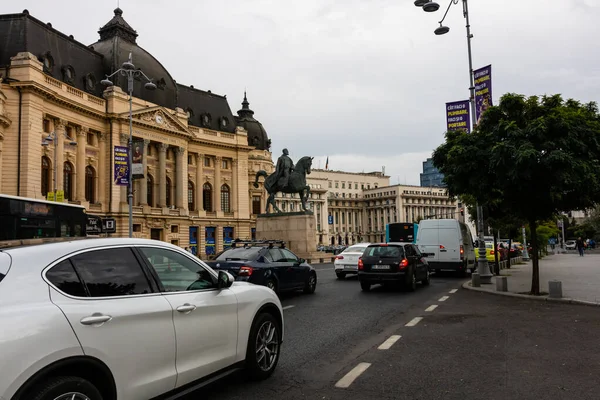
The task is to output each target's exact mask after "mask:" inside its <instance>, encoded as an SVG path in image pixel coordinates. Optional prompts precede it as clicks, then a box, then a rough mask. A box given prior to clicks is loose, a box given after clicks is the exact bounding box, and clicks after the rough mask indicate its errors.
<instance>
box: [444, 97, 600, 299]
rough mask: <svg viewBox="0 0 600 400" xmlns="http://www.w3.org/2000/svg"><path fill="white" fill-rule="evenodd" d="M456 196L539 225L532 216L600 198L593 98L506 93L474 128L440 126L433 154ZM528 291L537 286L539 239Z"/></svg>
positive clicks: (599, 132)
mask: <svg viewBox="0 0 600 400" xmlns="http://www.w3.org/2000/svg"><path fill="white" fill-rule="evenodd" d="M433 162H434V165H435V166H436V167H437V168H438V169H439V170H440V172H442V173H443V174H444V176H445V182H446V184H447V185H448V191H449V192H450V194H451V195H454V196H464V195H468V196H471V197H472V198H473V199H475V200H476V201H478V202H479V203H480V204H482V205H484V206H487V207H488V210H489V213H490V217H492V214H494V213H500V214H506V213H509V214H510V215H511V218H514V219H515V220H517V221H526V222H528V224H529V226H530V228H531V230H532V231H533V232H537V226H538V221H545V220H550V219H551V218H553V217H554V216H555V215H556V214H557V213H558V212H560V211H564V210H576V209H585V208H589V207H591V206H592V205H593V204H594V202H595V200H596V199H599V198H600V196H599V195H600V115H599V114H598V107H597V105H596V104H595V103H588V104H581V103H579V102H577V101H575V100H567V101H564V100H563V99H562V98H561V96H560V95H554V96H543V97H541V98H540V97H537V96H532V97H528V98H526V97H525V96H522V95H518V94H506V95H504V96H502V98H501V99H500V103H499V104H498V105H497V106H493V107H490V108H488V110H487V111H486V112H485V114H484V116H483V118H482V121H481V123H480V124H479V125H478V126H477V127H476V129H474V131H473V133H472V134H467V133H466V132H464V131H450V132H447V133H446V141H445V143H443V144H442V145H441V146H439V147H438V148H437V149H436V150H435V152H434V154H433ZM531 243H532V246H533V247H534V251H533V253H534V254H533V257H532V261H533V262H532V264H533V276H532V287H531V292H532V293H533V294H539V262H538V257H537V249H538V245H537V244H538V241H537V237H536V235H535V234H534V235H532V237H531Z"/></svg>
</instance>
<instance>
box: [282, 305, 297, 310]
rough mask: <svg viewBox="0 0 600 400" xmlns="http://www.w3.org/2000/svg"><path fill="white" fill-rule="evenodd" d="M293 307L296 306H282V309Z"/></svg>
mask: <svg viewBox="0 0 600 400" xmlns="http://www.w3.org/2000/svg"><path fill="white" fill-rule="evenodd" d="M294 307H296V306H285V307H282V309H283V310H289V309H290V308H294Z"/></svg>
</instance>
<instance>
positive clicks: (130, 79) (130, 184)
mask: <svg viewBox="0 0 600 400" xmlns="http://www.w3.org/2000/svg"><path fill="white" fill-rule="evenodd" d="M127 86H128V89H129V160H128V161H127V164H128V170H129V177H128V178H127V182H128V185H127V186H128V189H129V194H128V196H127V199H128V201H129V237H130V238H132V237H133V181H132V179H131V178H132V176H133V174H132V173H131V164H132V163H131V161H132V157H133V114H132V107H133V73H132V72H131V71H127Z"/></svg>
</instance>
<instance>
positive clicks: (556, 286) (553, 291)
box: [548, 280, 563, 299]
mask: <svg viewBox="0 0 600 400" xmlns="http://www.w3.org/2000/svg"><path fill="white" fill-rule="evenodd" d="M548 292H549V293H548V297H550V298H551V299H562V297H563V295H562V282H561V281H557V280H554V281H548Z"/></svg>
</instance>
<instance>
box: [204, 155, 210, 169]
mask: <svg viewBox="0 0 600 400" xmlns="http://www.w3.org/2000/svg"><path fill="white" fill-rule="evenodd" d="M204 166H205V167H210V158H209V157H204Z"/></svg>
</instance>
